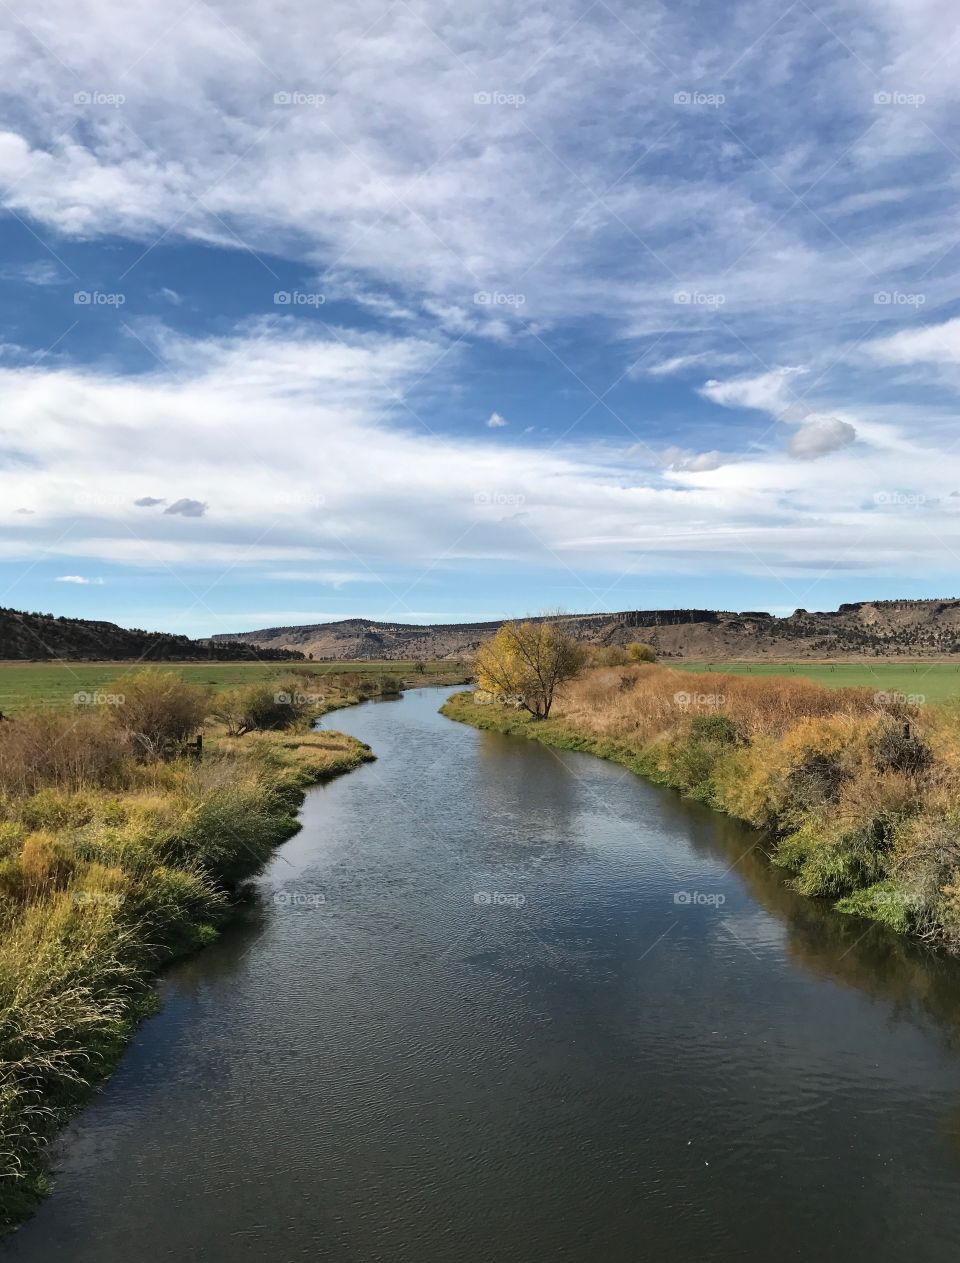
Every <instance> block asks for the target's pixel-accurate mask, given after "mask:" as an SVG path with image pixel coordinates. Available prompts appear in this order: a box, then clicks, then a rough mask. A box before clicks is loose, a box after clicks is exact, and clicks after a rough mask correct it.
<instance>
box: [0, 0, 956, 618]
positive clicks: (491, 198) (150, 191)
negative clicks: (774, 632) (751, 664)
mask: <svg viewBox="0 0 960 1263" xmlns="http://www.w3.org/2000/svg"><path fill="white" fill-rule="evenodd" d="M0 69H2V74H0V93H2V96H3V110H2V114H0V118H2V120H3V121H2V123H0V203H2V206H3V208H4V210H3V214H2V217H0V479H2V494H0V605H4V606H13V607H17V608H27V609H40V610H49V611H53V612H56V613H65V614H77V615H81V616H85V617H103V618H110V619H114V620H116V621H118V622H122V623H126V624H130V625H136V626H146V627H162V628H167V629H171V630H181V631H186V632H188V633H190V634H194V635H203V634H208V633H210V632H214V631H230V630H241V629H244V628H252V627H257V626H264V625H268V624H277V623H293V622H307V621H321V620H325V619H333V618H340V617H347V616H353V615H366V616H370V617H375V618H389V619H396V620H399V621H426V620H430V621H456V620H459V619H461V618H468V617H470V618H472V617H486V618H496V617H499V616H502V615H514V614H522V613H525V612H530V611H534V610H538V609H543V608H546V607H554V608H555V607H560V608H565V609H568V610H593V609H625V608H637V607H639V608H645V607H664V606H675V605H681V606H690V605H695V606H712V607H721V608H728V609H730V608H732V609H745V608H746V609H769V610H771V611H775V612H783V611H790V610H792V609H793V608H795V607H796V606H805V607H807V608H819V609H822V608H830V607H832V606H834V605H836V603H837V602H839V601H843V600H857V599H868V598H882V597H895V596H937V595H953V594H955V593H956V592H957V591H958V590H960V581H958V579H957V577H956V576H957V571H958V568H960V462H958V459H957V446H958V443H960V428H958V388H960V300H958V276H960V215H958V214H957V202H958V188H960V136H958V133H957V128H956V118H957V116H958V115H957V111H958V105H960V73H958V71H960V14H958V13H957V11H956V6H955V4H954V3H953V2H952V0H845V3H842V4H841V3H813V2H811V3H807V2H806V0H796V2H795V3H793V4H789V3H787V2H786V0H776V2H775V3H773V2H769V3H768V2H767V0H755V2H747V0H731V3H729V4H723V5H720V4H706V3H698V2H696V0H679V2H676V3H670V4H666V3H664V4H660V3H647V0H638V2H637V0H635V2H634V3H632V4H626V3H618V2H616V0H613V2H611V3H607V2H606V0H595V2H594V3H590V0H576V3H572V2H570V3H568V2H567V0H556V2H555V3H552V4H550V5H549V6H542V5H539V4H532V3H529V2H528V0H509V3H508V2H507V0H502V2H501V0H489V2H488V3H486V4H483V5H479V6H469V5H464V4H462V3H461V4H454V3H440V2H439V0H410V2H408V0H393V2H392V3H390V2H389V0H326V2H325V3H324V4H322V5H318V4H313V3H307V0H271V2H270V3H267V2H266V0H231V2H230V3H229V4H227V3H225V2H224V3H212V2H208V0H171V3H170V4H166V5H158V4H156V3H155V2H154V0H150V2H147V0H126V3H125V4H124V5H123V6H120V7H118V6H117V5H116V4H115V3H113V2H112V0H31V3H30V4H27V3H25V0H10V3H9V4H4V5H3V7H2V15H0Z"/></svg>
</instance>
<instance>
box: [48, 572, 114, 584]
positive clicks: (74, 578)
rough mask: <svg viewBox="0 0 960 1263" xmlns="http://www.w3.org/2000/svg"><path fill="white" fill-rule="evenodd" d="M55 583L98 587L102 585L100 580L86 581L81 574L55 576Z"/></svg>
mask: <svg viewBox="0 0 960 1263" xmlns="http://www.w3.org/2000/svg"><path fill="white" fill-rule="evenodd" d="M56 581H57V583H81V584H84V585H86V584H93V585H99V584H102V583H103V580H102V579H88V578H86V576H85V575H82V574H61V575H57V579H56Z"/></svg>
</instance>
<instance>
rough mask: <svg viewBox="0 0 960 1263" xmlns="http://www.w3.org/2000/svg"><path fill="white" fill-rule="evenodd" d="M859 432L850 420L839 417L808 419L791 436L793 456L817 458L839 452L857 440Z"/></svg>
mask: <svg viewBox="0 0 960 1263" xmlns="http://www.w3.org/2000/svg"><path fill="white" fill-rule="evenodd" d="M856 437H857V432H856V430H855V429H854V427H853V426H852V425H851V424H850V423H849V421H841V420H840V418H839V417H819V418H817V419H816V420H814V421H808V422H807V423H806V424H805V425H801V426H800V428H799V429H798V430H797V431H796V433H795V434H793V435H792V436H791V438H790V445H789V451H790V455H791V456H795V457H797V459H799V460H816V459H817V457H819V456H827V455H828V454H829V453H830V452H838V451H839V450H840V449H841V448H842V447H848V446H849V445H850V444H851V443H853V442H854V441H855V439H856Z"/></svg>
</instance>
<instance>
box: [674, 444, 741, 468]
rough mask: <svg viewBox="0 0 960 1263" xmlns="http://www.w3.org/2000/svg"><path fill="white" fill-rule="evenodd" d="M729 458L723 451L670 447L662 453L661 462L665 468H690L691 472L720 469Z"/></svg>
mask: <svg viewBox="0 0 960 1263" xmlns="http://www.w3.org/2000/svg"><path fill="white" fill-rule="evenodd" d="M727 459H728V458H727V457H724V455H723V453H722V452H717V451H713V452H691V451H688V450H687V449H686V448H683V447H668V448H666V449H665V450H664V451H663V452H661V453H660V464H661V465H663V467H664V468H665V469H673V470H689V471H690V472H691V473H707V472H709V471H710V470H711V469H719V468H720V466H721V465H723V464H725V463H726V460H727Z"/></svg>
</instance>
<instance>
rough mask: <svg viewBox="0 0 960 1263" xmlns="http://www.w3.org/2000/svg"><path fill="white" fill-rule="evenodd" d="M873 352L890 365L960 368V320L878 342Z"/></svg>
mask: <svg viewBox="0 0 960 1263" xmlns="http://www.w3.org/2000/svg"><path fill="white" fill-rule="evenodd" d="M869 350H870V351H871V353H872V354H873V355H875V356H876V357H877V358H878V359H881V360H885V361H886V362H887V363H888V364H922V363H929V364H960V316H958V317H956V318H955V319H953V320H947V321H944V323H943V324H939V325H927V326H924V327H923V328H921V329H903V330H901V331H900V332H899V333H894V334H891V336H890V337H887V338H877V339H875V340H874V341H873V342H871V343H870V344H869Z"/></svg>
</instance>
